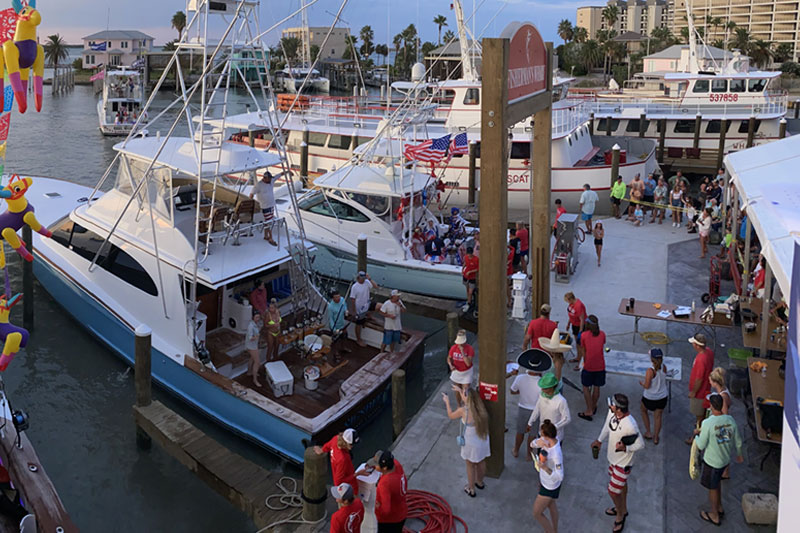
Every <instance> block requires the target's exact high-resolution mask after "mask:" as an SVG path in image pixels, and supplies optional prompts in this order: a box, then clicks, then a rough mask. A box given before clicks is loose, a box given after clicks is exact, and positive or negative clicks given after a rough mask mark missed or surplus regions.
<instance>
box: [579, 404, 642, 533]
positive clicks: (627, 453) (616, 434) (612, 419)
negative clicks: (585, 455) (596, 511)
mask: <svg viewBox="0 0 800 533" xmlns="http://www.w3.org/2000/svg"><path fill="white" fill-rule="evenodd" d="M606 438H608V450H607V452H606V458H607V459H608V477H609V481H608V495H609V496H610V497H611V501H612V502H613V503H614V506H613V507H609V508H608V509H606V515H608V516H614V517H616V519H615V520H614V529H613V531H616V532H621V531H622V530H623V529H625V519H626V518H627V516H628V477H629V476H630V474H631V469H632V468H633V455H634V453H636V451H638V450H641V449H642V448H644V439H643V438H642V436H641V435H640V434H639V426H637V425H636V420H634V418H633V417H632V416H631V414H630V412H629V411H628V397H627V396H625V395H624V394H619V393H617V394H615V395H614V397H613V398H609V399H608V415H607V416H606V420H605V422H604V423H603V430H602V431H601V432H600V436H599V437H597V440H595V441H594V442H593V443H592V448H597V449H599V448H600V447H601V446H602V442H603V441H604V440H606ZM592 453H594V452H592Z"/></svg>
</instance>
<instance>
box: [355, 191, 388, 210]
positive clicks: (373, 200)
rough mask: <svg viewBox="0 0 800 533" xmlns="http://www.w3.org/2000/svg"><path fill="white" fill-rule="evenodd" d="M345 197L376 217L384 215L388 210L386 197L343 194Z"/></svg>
mask: <svg viewBox="0 0 800 533" xmlns="http://www.w3.org/2000/svg"><path fill="white" fill-rule="evenodd" d="M345 196H347V197H348V198H350V199H351V200H353V201H354V202H356V203H358V204H361V205H363V206H364V207H366V208H367V209H369V210H370V211H372V212H373V213H375V214H376V215H378V216H382V215H385V214H386V212H387V211H388V210H389V198H388V197H386V196H374V195H372V194H361V193H356V192H348V193H345Z"/></svg>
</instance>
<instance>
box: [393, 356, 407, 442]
mask: <svg viewBox="0 0 800 533" xmlns="http://www.w3.org/2000/svg"><path fill="white" fill-rule="evenodd" d="M405 427H406V371H405V370H402V369H400V368H398V369H397V370H395V371H394V372H392V438H393V439H396V438H397V437H399V436H400V433H402V432H403V429H405Z"/></svg>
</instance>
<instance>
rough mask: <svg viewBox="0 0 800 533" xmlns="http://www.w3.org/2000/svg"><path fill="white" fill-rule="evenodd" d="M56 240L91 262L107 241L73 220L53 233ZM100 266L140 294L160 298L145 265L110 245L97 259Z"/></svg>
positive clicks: (105, 247) (108, 244)
mask: <svg viewBox="0 0 800 533" xmlns="http://www.w3.org/2000/svg"><path fill="white" fill-rule="evenodd" d="M53 240H54V241H56V242H57V243H59V244H60V245H62V246H65V247H67V248H69V249H70V250H72V251H73V252H75V253H76V254H78V255H79V256H81V257H83V258H84V259H86V260H87V261H89V262H91V261H92V259H94V256H95V254H96V253H97V250H99V249H100V246H101V245H102V244H103V240H104V238H103V237H101V236H100V235H98V234H97V233H94V232H93V231H89V230H87V229H86V228H84V227H83V226H81V225H79V224H75V223H74V222H72V221H71V220H67V221H65V222H64V223H63V224H61V225H60V226H59V227H58V229H56V230H55V231H54V232H53ZM97 266H99V267H100V268H102V269H103V270H105V271H107V272H110V273H111V274H113V275H114V276H116V277H118V278H119V279H121V280H122V281H124V282H125V283H127V284H128V285H132V286H134V287H136V288H137V289H139V290H140V291H143V292H146V293H147V294H150V295H152V296H158V289H157V288H156V284H155V282H153V278H151V277H150V275H149V274H148V273H147V272H146V271H145V270H144V268H143V267H142V265H140V264H139V263H138V262H137V261H136V259H134V258H133V257H131V256H130V255H128V254H127V253H125V252H124V251H122V249H121V248H119V247H118V246H115V245H113V244H111V243H110V242H109V243H106V245H105V246H104V247H103V253H102V254H101V255H100V256H99V257H98V258H97Z"/></svg>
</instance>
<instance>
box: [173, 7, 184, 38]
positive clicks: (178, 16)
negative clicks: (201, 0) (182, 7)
mask: <svg viewBox="0 0 800 533" xmlns="http://www.w3.org/2000/svg"><path fill="white" fill-rule="evenodd" d="M172 27H173V28H175V30H176V31H177V32H178V40H179V41H180V40H181V33H183V28H185V27H186V13H184V12H183V11H176V12H175V14H174V15H172Z"/></svg>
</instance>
